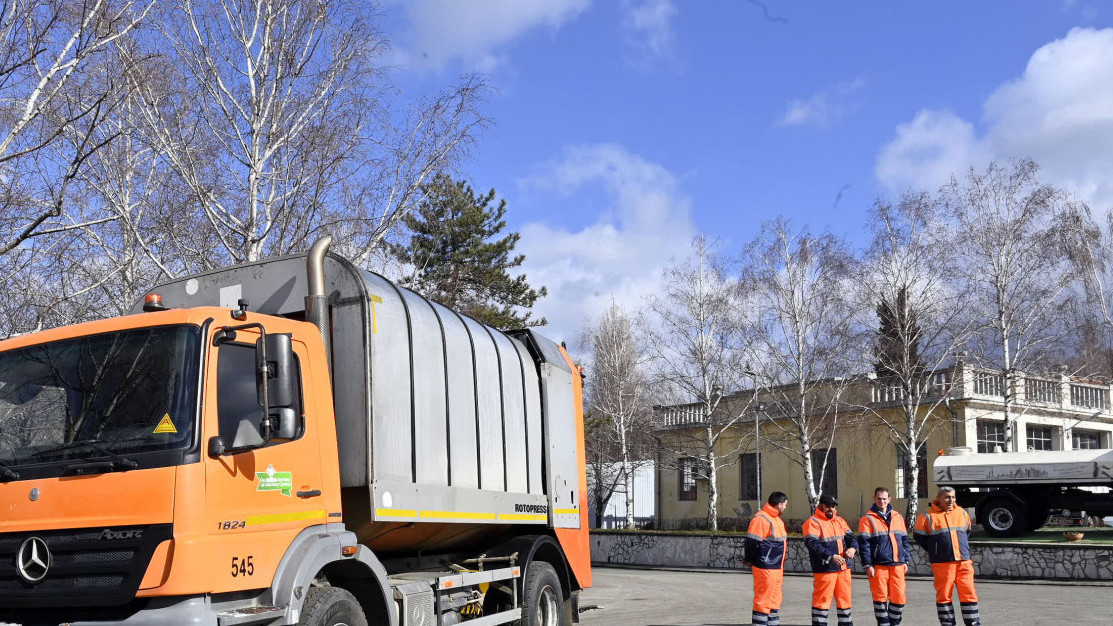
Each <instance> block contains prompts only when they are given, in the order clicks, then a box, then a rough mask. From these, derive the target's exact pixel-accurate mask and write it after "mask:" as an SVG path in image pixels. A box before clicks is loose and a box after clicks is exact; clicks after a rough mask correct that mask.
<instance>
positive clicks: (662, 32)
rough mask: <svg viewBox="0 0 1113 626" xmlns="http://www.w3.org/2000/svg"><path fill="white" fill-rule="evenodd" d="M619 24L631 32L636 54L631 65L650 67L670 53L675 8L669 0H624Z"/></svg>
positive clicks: (665, 58)
mask: <svg viewBox="0 0 1113 626" xmlns="http://www.w3.org/2000/svg"><path fill="white" fill-rule="evenodd" d="M623 7H624V8H625V9H626V16H625V18H624V19H623V22H622V25H623V27H624V28H626V29H627V30H628V31H629V32H630V34H631V41H630V43H631V45H633V47H634V49H635V50H636V51H637V53H638V57H637V58H636V59H633V62H634V64H635V65H637V66H640V67H646V68H647V67H651V66H653V65H655V64H656V63H658V62H660V61H668V60H671V59H672V56H673V45H674V40H675V35H674V34H673V30H672V20H673V18H675V17H676V14H677V8H676V5H675V4H673V2H672V1H671V0H640V1H633V0H626V1H625V2H624V3H623Z"/></svg>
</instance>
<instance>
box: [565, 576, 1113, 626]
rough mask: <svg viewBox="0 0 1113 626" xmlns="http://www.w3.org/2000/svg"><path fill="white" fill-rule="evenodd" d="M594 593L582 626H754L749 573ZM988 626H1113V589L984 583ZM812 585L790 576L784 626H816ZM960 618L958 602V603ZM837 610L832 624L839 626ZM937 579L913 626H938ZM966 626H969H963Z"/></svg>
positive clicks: (608, 585)
mask: <svg viewBox="0 0 1113 626" xmlns="http://www.w3.org/2000/svg"><path fill="white" fill-rule="evenodd" d="M593 578H594V585H593V587H592V588H591V589H588V590H586V591H584V592H583V593H582V594H581V596H580V610H581V613H580V623H581V624H585V625H586V626H681V625H685V626H687V625H702V626H743V625H748V624H750V610H751V604H750V603H751V602H752V599H753V594H752V591H751V590H752V582H751V578H750V573H749V572H747V571H729V572H724V571H694V570H663V569H630V568H611V567H600V566H596V567H595V568H594V573H593ZM977 587H978V596H979V604H980V605H981V611H982V624H983V625H985V626H995V625H1000V624H1009V625H1016V626H1026V625H1029V624H1031V625H1033V626H1035V625H1042V624H1069V625H1071V626H1075V625H1082V624H1102V625H1104V626H1110V625H1113V607H1111V602H1110V600H1111V599H1113V585H1111V584H1109V583H1101V582H1093V583H1088V582H1085V581H1080V582H1072V583H1061V582H1047V581H1008V582H1004V581H986V580H983V581H978V583H977ZM811 595H812V578H811V576H810V575H799V574H788V575H786V576H785V584H784V604H783V605H782V607H781V624H782V626H797V625H802V626H806V625H808V624H810V623H811ZM853 597H854V622H855V624H857V625H858V626H872V625H873V624H876V622H875V620H874V618H873V600H872V599H871V597H870V590H869V583H868V582H867V580H866V579H865V577H864V576H855V578H854V585H853ZM955 609H956V613H958V601H957V597H956V600H955ZM834 613H835V612H834V610H832V611H831V623H832V624H834V623H835V620H834ZM938 623H939V622H938V620H937V619H936V617H935V590H934V588H933V587H932V583H931V579H930V578H924V577H911V578H909V580H908V606H907V608H906V609H905V611H904V624H905V625H906V626H935V625H937V624H938ZM960 623H961V622H960Z"/></svg>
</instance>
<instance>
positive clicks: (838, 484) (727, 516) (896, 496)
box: [655, 362, 1113, 528]
mask: <svg viewBox="0 0 1113 626" xmlns="http://www.w3.org/2000/svg"><path fill="white" fill-rule="evenodd" d="M926 384H927V385H929V391H928V392H927V393H925V394H924V399H923V401H922V403H921V415H926V416H928V422H927V423H928V424H929V425H928V427H927V430H928V431H930V432H929V434H928V437H927V444H926V445H925V446H924V448H923V450H922V451H921V455H920V464H919V465H920V471H919V475H920V481H919V482H920V485H919V489H918V490H917V491H918V492H919V497H920V509H921V510H923V508H924V507H926V506H927V503H928V501H929V500H930V499H931V497H932V496H933V495H934V489H935V486H936V485H935V483H934V482H932V481H931V472H930V471H929V467H928V466H929V465H930V464H931V461H932V459H933V458H934V457H935V456H936V455H937V454H938V452H939V451H941V450H944V449H946V448H948V447H951V446H968V447H970V448H973V449H975V450H976V451H978V452H993V451H994V450H995V449H1005V448H1006V428H1005V421H1004V404H1003V402H1004V393H1003V392H1004V389H1005V384H1004V380H1003V378H1002V377H1001V376H1000V375H998V374H996V373H994V372H990V371H987V370H982V369H978V368H975V367H973V366H970V365H966V364H963V363H961V362H959V363H957V364H956V365H955V366H953V367H951V368H948V369H946V370H940V371H937V372H935V373H933V374H932V375H931V377H930V380H929V381H928V382H927V383H926ZM812 388H813V389H815V390H817V393H819V394H821V395H822V394H823V393H824V391H823V390H824V389H827V390H828V393H827V395H828V397H830V398H831V399H832V400H833V399H834V398H835V396H836V393H837V397H838V403H837V405H836V404H835V403H830V404H827V405H825V406H823V408H824V410H826V411H827V412H828V413H831V412H833V411H832V407H834V406H837V407H838V416H837V418H834V417H832V416H831V415H829V414H828V415H827V416H826V417H821V418H818V419H821V420H825V421H826V425H827V426H830V424H831V423H832V422H833V423H834V424H835V429H834V435H833V439H832V438H831V437H830V436H824V437H822V438H820V439H819V440H818V441H814V442H813V445H814V446H815V448H816V450H815V451H813V455H814V456H813V458H815V459H816V463H815V474H816V475H817V476H818V474H819V471H820V469H819V468H820V463H821V461H822V455H823V454H824V453H827V454H828V463H827V472H826V474H825V475H824V477H823V491H824V492H827V493H831V492H833V493H834V495H835V496H836V497H837V498H838V499H839V509H840V514H841V515H842V516H843V517H845V518H846V519H847V520H850V521H852V522H853V521H854V520H857V519H858V517H859V516H861V515H862V514H864V513H865V511H866V510H867V509H868V508H869V506H870V505H871V504H872V500H873V490H874V488H875V487H878V486H885V487H888V488H889V489H890V491H891V493H892V495H893V506H894V507H895V508H896V509H897V510H900V511H903V510H904V509H905V506H906V503H907V500H906V499H907V497H908V495H909V494H907V493H906V492H905V491H906V489H905V484H904V476H905V471H906V467H905V465H906V464H905V459H904V458H903V455H902V454H901V452H900V450H899V447H898V445H897V444H896V443H895V440H894V439H893V438H892V437H891V435H890V432H891V431H890V428H889V426H887V425H886V422H888V423H890V424H899V422H900V416H901V415H903V408H902V403H901V402H900V396H901V390H900V389H899V388H892V387H887V386H885V385H884V384H881V383H880V382H879V381H878V380H876V379H874V378H873V377H872V376H861V377H856V378H853V379H847V380H833V381H828V382H826V383H822V384H820V385H814V386H812ZM787 389H788V387H784V388H778V389H772V390H759V391H756V392H755V391H752V390H750V391H742V392H738V393H734V394H731V395H730V396H727V397H725V398H724V399H723V405H724V407H725V411H735V412H736V414H737V415H738V416H739V421H737V422H736V423H734V424H733V425H732V426H731V427H730V428H729V429H728V430H727V431H726V432H724V434H723V437H722V439H721V440H720V441H719V443H718V445H717V446H716V454H717V455H718V456H720V462H719V463H717V464H716V465H717V466H721V467H720V469H719V471H718V476H717V481H716V484H717V486H718V492H719V493H718V517H719V519H720V520H731V519H732V518H735V519H736V520H745V519H747V518H749V517H750V515H752V514H753V513H754V512H756V511H757V510H758V509H760V508H761V505H762V504H764V500H765V498H766V497H767V496H768V494H769V493H770V492H772V491H783V492H785V493H787V494H788V497H789V507H788V511H787V513H786V518H787V519H788V520H797V521H800V522H802V521H803V520H804V519H806V518H807V517H808V516H809V515H810V514H811V511H810V510H809V505H808V498H807V492H806V490H805V483H804V470H803V467H802V466H801V465H800V464H799V463H797V462H795V461H794V460H793V459H791V458H790V456H789V455H787V454H786V453H785V452H784V451H783V449H782V448H783V447H785V446H794V445H796V444H794V442H792V441H788V440H787V439H786V433H785V428H783V426H785V425H787V420H786V419H785V417H784V415H785V413H783V412H782V413H780V414H778V410H777V409H775V408H771V406H770V405H772V404H774V403H771V402H766V401H768V400H770V399H771V398H774V397H776V396H777V395H778V393H777V392H782V391H785V390H787ZM782 396H783V394H782ZM1014 396H1015V402H1014V403H1013V407H1012V408H1013V411H1012V413H1013V416H1014V419H1015V420H1016V424H1017V426H1016V430H1015V432H1016V433H1017V437H1016V439H1015V440H1014V441H1013V442H1012V445H1011V446H1009V447H1010V448H1011V449H1013V450H1016V449H1020V450H1070V449H1079V448H1111V447H1113V412H1111V411H1110V406H1111V405H1110V385H1109V384H1108V383H1101V382H1095V381H1087V380H1081V379H1077V378H1073V377H1068V376H1059V377H1056V378H1048V377H1040V376H1028V375H1024V374H1020V375H1018V376H1017V377H1016V381H1015V388H1014ZM743 407H744V408H743ZM929 411H930V414H929V413H928V412H929ZM657 420H658V421H657V424H658V425H657V428H656V432H655V435H656V437H657V440H658V441H659V442H660V444H661V445H660V447H659V449H660V453H659V454H660V457H659V459H658V461H659V462H658V464H657V467H658V471H657V486H656V489H657V503H658V504H657V518H658V520H659V526H660V527H661V528H680V527H701V526H702V525H704V524H706V519H707V493H708V489H707V479H706V477H705V476H706V471H701V467H700V464H699V462H698V461H696V459H698V458H701V457H702V454H701V452H700V451H699V450H700V446H699V445H698V439H697V438H696V435H698V434H699V432H700V431H701V430H702V426H703V425H704V424H705V421H704V419H703V417H702V414H701V408H700V407H699V405H677V406H669V407H658V408H657ZM759 428H760V430H759ZM828 433H829V431H828ZM755 435H760V436H755ZM829 442H830V444H831V445H828V443H829ZM828 448H830V450H829V451H828ZM689 449H690V450H692V452H690V453H689V452H685V451H686V450H689ZM759 450H760V455H756V454H755V452H757V451H759ZM759 458H760V461H758V459H759ZM759 484H760V491H761V493H760V495H759V493H758V489H759ZM929 494H931V496H929ZM720 525H721V526H724V525H725V526H729V525H730V524H729V523H727V524H722V523H721V524H720Z"/></svg>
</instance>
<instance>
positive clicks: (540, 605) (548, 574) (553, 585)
mask: <svg viewBox="0 0 1113 626" xmlns="http://www.w3.org/2000/svg"><path fill="white" fill-rule="evenodd" d="M522 596H523V598H522V599H523V601H524V602H523V607H522V612H523V617H522V620H521V621H520V622H519V624H520V625H521V626H568V621H567V620H566V619H565V613H564V594H563V593H562V592H561V590H560V578H559V577H557V573H556V570H554V569H553V566H552V565H549V564H548V563H546V562H544V561H534V562H532V563H530V564H529V569H528V570H526V584H525V587H524V588H523V591H522Z"/></svg>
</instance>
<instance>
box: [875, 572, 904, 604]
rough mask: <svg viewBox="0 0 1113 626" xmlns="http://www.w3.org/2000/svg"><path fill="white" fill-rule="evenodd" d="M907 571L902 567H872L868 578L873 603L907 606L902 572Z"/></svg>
mask: <svg viewBox="0 0 1113 626" xmlns="http://www.w3.org/2000/svg"><path fill="white" fill-rule="evenodd" d="M907 569H908V568H907V566H904V565H874V566H873V576H871V577H870V592H872V593H873V601H874V602H892V603H894V604H908V596H907V595H905V593H904V572H905V570H907Z"/></svg>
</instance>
